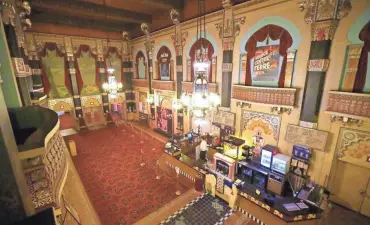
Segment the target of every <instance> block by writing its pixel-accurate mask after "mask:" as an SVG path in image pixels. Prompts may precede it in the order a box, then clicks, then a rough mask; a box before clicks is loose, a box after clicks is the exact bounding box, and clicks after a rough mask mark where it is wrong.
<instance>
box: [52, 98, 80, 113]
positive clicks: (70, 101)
mask: <svg viewBox="0 0 370 225" xmlns="http://www.w3.org/2000/svg"><path fill="white" fill-rule="evenodd" d="M58 103H59V104H60V103H62V104H60V105H64V104H67V105H69V107H70V108H71V109H73V107H74V104H73V99H72V98H58V99H49V100H48V108H49V109H51V110H53V111H59V110H56V109H55V106H56V105H57V104H58Z"/></svg>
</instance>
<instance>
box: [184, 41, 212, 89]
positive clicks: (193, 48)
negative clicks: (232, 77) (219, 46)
mask: <svg viewBox="0 0 370 225" xmlns="http://www.w3.org/2000/svg"><path fill="white" fill-rule="evenodd" d="M201 43H203V48H205V49H204V50H205V52H207V54H206V55H207V60H208V62H209V63H210V65H209V75H208V77H207V78H208V82H209V83H214V82H215V81H216V64H215V61H216V60H215V58H213V57H212V56H213V53H214V52H215V50H214V47H213V45H212V43H211V42H210V41H208V40H207V39H204V38H201V39H199V40H198V41H196V42H195V43H194V44H193V45H192V46H191V49H190V53H189V55H190V65H188V79H187V80H188V81H194V79H195V78H194V63H195V59H196V54H197V53H198V54H199V51H200V47H201Z"/></svg>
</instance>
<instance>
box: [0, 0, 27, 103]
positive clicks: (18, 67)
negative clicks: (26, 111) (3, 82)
mask: <svg viewBox="0 0 370 225" xmlns="http://www.w3.org/2000/svg"><path fill="white" fill-rule="evenodd" d="M30 14H31V7H30V6H29V4H28V2H27V1H24V2H22V3H19V4H18V5H16V3H15V1H12V0H4V1H2V2H1V16H2V20H3V25H4V30H5V34H6V39H7V43H8V48H9V52H10V56H11V58H12V62H13V67H14V72H15V76H16V80H17V85H18V91H19V95H20V97H21V100H22V104H23V105H24V106H27V105H31V104H32V102H31V92H32V91H33V88H32V86H33V85H32V77H31V75H32V73H31V68H30V67H29V65H28V64H27V62H28V57H27V56H26V55H27V51H26V50H25V49H24V33H23V31H24V30H26V29H27V28H28V27H30V26H31V21H30V19H29V18H28V16H29V15H30Z"/></svg>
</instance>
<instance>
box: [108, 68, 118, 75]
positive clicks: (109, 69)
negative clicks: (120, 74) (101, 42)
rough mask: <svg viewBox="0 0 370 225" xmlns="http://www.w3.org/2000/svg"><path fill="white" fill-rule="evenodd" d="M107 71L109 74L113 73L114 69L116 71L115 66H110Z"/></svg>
mask: <svg viewBox="0 0 370 225" xmlns="http://www.w3.org/2000/svg"><path fill="white" fill-rule="evenodd" d="M107 71H108V73H109V74H112V73H114V71H116V70H115V69H114V68H108V69H107Z"/></svg>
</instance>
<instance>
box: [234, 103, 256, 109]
mask: <svg viewBox="0 0 370 225" xmlns="http://www.w3.org/2000/svg"><path fill="white" fill-rule="evenodd" d="M236 106H240V108H244V107H248V108H251V107H252V104H250V103H246V102H236Z"/></svg>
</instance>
